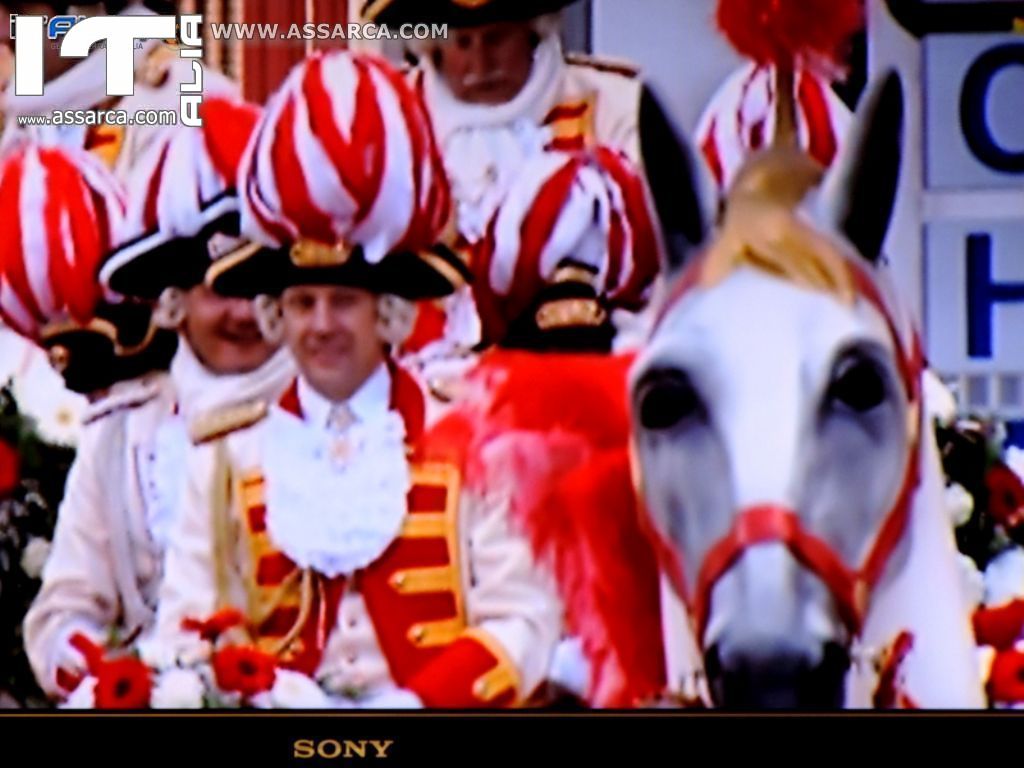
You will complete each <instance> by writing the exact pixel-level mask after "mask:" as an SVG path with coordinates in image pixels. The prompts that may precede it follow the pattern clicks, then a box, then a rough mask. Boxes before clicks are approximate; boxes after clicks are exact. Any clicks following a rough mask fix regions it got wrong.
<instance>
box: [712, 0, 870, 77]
mask: <svg viewBox="0 0 1024 768" xmlns="http://www.w3.org/2000/svg"><path fill="white" fill-rule="evenodd" d="M717 22H718V26H719V28H720V29H721V30H722V32H723V33H725V36H726V38H728V40H729V42H730V43H731V44H732V46H733V47H734V48H735V49H736V50H737V51H738V52H739V53H740V54H741V55H743V56H745V57H747V58H750V59H753V60H754V61H756V62H757V63H758V64H761V65H777V66H780V67H786V68H787V69H795V68H796V65H797V64H803V65H804V66H808V65H809V66H812V67H815V66H817V67H822V66H824V67H826V68H829V67H833V68H834V67H837V66H842V64H843V61H844V60H845V59H846V55H847V51H846V46H847V43H848V41H849V39H850V37H851V36H852V35H854V34H855V33H856V32H858V31H859V30H860V29H862V28H863V26H864V8H863V0H719V2H718V14H717Z"/></svg>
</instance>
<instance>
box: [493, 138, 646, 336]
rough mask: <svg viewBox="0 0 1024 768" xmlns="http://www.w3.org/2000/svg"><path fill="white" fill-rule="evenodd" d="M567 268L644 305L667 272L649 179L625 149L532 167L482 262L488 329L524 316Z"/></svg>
mask: <svg viewBox="0 0 1024 768" xmlns="http://www.w3.org/2000/svg"><path fill="white" fill-rule="evenodd" d="M566 266H569V267H582V268H583V269H584V270H586V271H587V272H588V273H591V274H592V275H593V279H592V280H590V281H589V282H590V284H591V285H592V286H593V287H594V288H595V290H596V293H597V295H598V296H599V297H600V298H601V299H602V301H604V302H605V303H607V304H608V305H609V306H612V307H614V306H618V307H624V308H628V309H638V308H639V307H641V306H642V305H643V303H644V300H645V298H646V293H647V290H648V288H649V287H650V285H651V283H652V282H653V280H654V278H655V277H656V275H657V273H658V268H659V258H658V239H657V236H656V234H655V228H654V222H653V218H652V216H651V213H650V209H649V208H648V204H647V197H646V190H645V188H644V184H643V181H642V180H641V178H640V176H639V174H638V172H637V170H636V169H635V168H634V167H633V166H632V165H631V164H630V162H629V160H628V159H627V158H626V157H625V156H624V155H623V154H621V153H620V152H617V151H615V150H612V149H609V148H607V147H597V148H596V149H593V150H591V151H589V152H562V151H557V150H551V151H547V152H544V153H542V154H540V155H538V156H537V157H536V158H534V159H532V160H531V161H530V162H529V163H527V165H526V166H524V168H523V170H522V171H521V173H520V174H519V175H518V176H517V178H516V181H515V182H514V184H513V185H512V187H511V188H510V189H509V192H508V194H507V196H506V198H505V200H504V201H503V202H502V204H501V205H500V206H499V208H498V210H497V212H496V213H495V215H494V218H493V219H492V220H491V223H490V225H489V226H488V229H487V233H486V235H485V237H484V238H483V239H482V241H481V243H480V245H479V247H478V251H477V257H476V259H475V269H474V271H475V272H476V281H475V282H474V292H475V294H476V298H477V304H478V307H479V309H480V311H481V317H482V320H483V321H484V324H485V326H487V325H489V324H492V323H501V322H506V323H508V322H512V321H514V320H515V319H516V318H517V317H518V316H519V315H520V314H521V313H522V312H524V311H526V310H527V309H528V308H529V307H530V306H531V304H532V303H533V302H534V300H535V298H536V296H537V294H538V293H539V292H540V291H541V290H542V289H543V288H544V286H546V285H549V284H551V283H552V282H553V281H555V280H557V279H558V277H557V273H558V272H559V270H560V269H562V268H563V267H566ZM495 313H496V314H495ZM485 333H486V331H485ZM488 335H489V334H488Z"/></svg>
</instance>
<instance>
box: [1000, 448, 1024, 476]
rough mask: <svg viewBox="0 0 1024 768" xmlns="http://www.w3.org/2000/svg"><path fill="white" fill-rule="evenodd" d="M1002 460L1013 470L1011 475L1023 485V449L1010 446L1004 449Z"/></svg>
mask: <svg viewBox="0 0 1024 768" xmlns="http://www.w3.org/2000/svg"><path fill="white" fill-rule="evenodd" d="M1003 460H1004V461H1005V462H1006V466H1008V467H1009V468H1010V469H1012V470H1013V474H1015V475H1016V476H1017V477H1019V478H1020V480H1021V482H1022V483H1024V448H1018V447H1017V446H1015V445H1011V446H1010V447H1009V448H1007V449H1006V455H1005V456H1003Z"/></svg>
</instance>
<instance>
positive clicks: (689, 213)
mask: <svg viewBox="0 0 1024 768" xmlns="http://www.w3.org/2000/svg"><path fill="white" fill-rule="evenodd" d="M640 153H641V155H642V157H643V161H644V172H645V174H646V176H647V183H648V185H649V186H650V190H651V196H652V197H653V199H654V207H655V208H656V209H657V212H658V219H659V221H660V222H661V234H662V241H663V243H664V259H665V264H664V268H665V272H666V273H671V272H674V271H675V270H676V269H678V268H679V267H681V266H682V265H683V264H684V263H685V262H686V260H687V259H688V258H689V257H690V255H691V254H692V253H693V252H694V250H695V249H696V248H697V246H699V245H700V244H701V243H702V242H704V238H705V237H707V234H708V229H709V227H710V222H711V221H712V218H713V211H714V206H715V200H716V196H715V191H714V184H713V182H712V181H711V175H710V173H709V172H708V170H707V168H706V167H705V166H704V164H703V163H702V162H701V161H700V160H699V159H698V158H697V157H696V156H695V154H694V152H693V150H692V149H691V147H690V144H689V142H688V141H687V140H686V139H685V138H684V137H683V134H682V132H681V131H679V130H678V129H677V128H676V127H675V125H674V124H673V122H672V120H671V119H670V118H669V117H668V115H666V114H665V110H664V109H662V106H661V104H660V103H659V101H658V99H657V97H656V96H655V95H654V93H653V92H652V91H651V90H650V88H649V87H646V86H645V87H644V89H643V92H642V94H641V96H640Z"/></svg>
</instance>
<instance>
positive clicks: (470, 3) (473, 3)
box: [452, 0, 491, 8]
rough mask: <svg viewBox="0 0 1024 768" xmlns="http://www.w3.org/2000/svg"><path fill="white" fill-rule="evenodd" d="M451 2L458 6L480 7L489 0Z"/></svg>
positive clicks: (456, 0) (455, 0) (453, 0)
mask: <svg viewBox="0 0 1024 768" xmlns="http://www.w3.org/2000/svg"><path fill="white" fill-rule="evenodd" d="M452 2H453V3H455V5H457V6H459V7H460V8H482V7H483V6H485V5H487V4H488V3H490V2H491V0H452Z"/></svg>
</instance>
